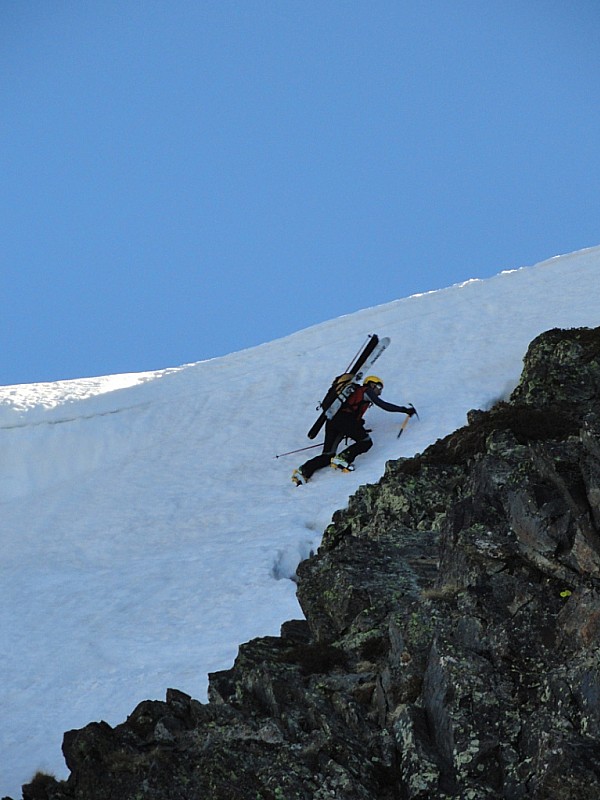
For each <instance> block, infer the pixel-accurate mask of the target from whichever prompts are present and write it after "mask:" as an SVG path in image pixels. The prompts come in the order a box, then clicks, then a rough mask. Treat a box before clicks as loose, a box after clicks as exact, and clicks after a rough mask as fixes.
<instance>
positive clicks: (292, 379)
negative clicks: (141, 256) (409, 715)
mask: <svg viewBox="0 0 600 800" xmlns="http://www.w3.org/2000/svg"><path fill="white" fill-rule="evenodd" d="M599 295H600V247H598V248H592V249H589V250H585V251H581V252H578V253H574V254H572V255H568V256H561V257H557V258H554V259H551V260H550V261H547V262H544V263H542V264H538V265H536V266H534V267H527V268H523V269H518V270H513V271H510V272H503V273H501V274H500V275H497V276H496V277H494V278H491V279H488V280H485V281H481V280H473V281H468V282H466V283H464V284H461V285H457V286H452V287H450V288H447V289H443V290H440V291H436V292H430V293H427V294H423V295H416V296H413V297H408V298H406V299H403V300H398V301H395V302H392V303H389V304H387V305H383V306H380V307H377V308H371V309H366V310H364V311H360V312H358V313H355V314H352V315H349V316H345V317H342V318H340V319H335V320H332V321H330V322H326V323H323V324H321V325H318V326H315V327H313V328H309V329H307V330H304V331H300V332H299V333H296V334H294V335H292V336H289V337H286V338H285V339H280V340H277V341H274V342H271V343H268V344H265V345H262V346H260V347H256V348H253V349H250V350H245V351H242V352H239V353H234V354H232V355H229V356H227V357H225V358H219V359H214V360H212V361H204V362H200V363H197V364H190V365H187V366H184V367H180V368H175V369H170V370H165V371H161V372H155V373H140V374H137V375H121V376H109V377H105V378H95V379H86V380H80V381H67V382H61V383H53V384H35V385H24V386H11V387H0V449H1V452H2V460H1V463H0V513H1V518H0V520H1V521H0V525H1V530H0V537H1V551H0V552H1V553H2V559H1V575H0V587H1V588H0V592H1V595H0V634H1V642H2V650H3V654H4V657H3V659H2V661H1V663H0V693H1V698H0V706H1V708H2V726H1V729H0V796H2V795H4V794H10V795H12V796H13V797H14V798H17V797H20V784H21V783H23V782H25V781H27V780H29V779H30V778H31V777H32V775H33V772H34V771H35V770H37V769H40V770H43V771H46V772H52V773H53V774H55V775H56V776H57V777H64V776H65V775H66V768H65V766H64V763H63V760H62V755H61V750H60V745H61V741H62V734H63V732H64V731H65V730H68V729H70V728H76V727H81V726H83V725H85V724H87V723H88V722H90V721H92V720H99V719H104V720H106V721H107V722H109V723H110V724H113V725H114V724H117V723H119V722H121V721H123V720H124V719H125V717H126V716H127V714H128V713H130V712H131V711H132V709H133V708H134V706H135V705H136V704H137V702H139V701H141V700H143V699H146V698H157V699H164V695H165V691H166V689H167V688H168V687H176V688H178V689H181V690H183V691H185V692H188V693H190V694H192V695H193V696H195V697H197V698H199V699H205V696H206V686H207V673H208V672H209V671H214V670H219V669H225V668H228V667H229V666H231V663H232V661H233V659H234V657H235V655H236V652H237V647H238V644H239V643H241V642H243V641H246V640H248V639H250V638H252V637H254V636H265V635H273V634H275V635H276V634H278V632H279V627H280V624H281V623H282V622H283V621H284V620H286V619H289V618H294V617H298V616H300V615H301V611H300V609H299V606H298V604H297V601H296V598H295V592H294V589H295V586H294V583H293V582H292V581H291V580H289V577H290V576H292V575H293V573H294V570H295V567H296V565H297V563H298V561H299V559H301V558H304V557H305V556H307V555H308V554H309V552H310V551H311V550H312V549H314V548H316V547H317V546H318V543H319V537H320V533H321V532H322V530H323V528H324V527H325V526H326V525H327V524H328V522H329V520H330V519H331V515H332V513H333V512H334V511H335V510H336V509H337V508H340V507H343V506H344V505H345V504H346V502H347V499H348V496H349V494H350V493H352V492H353V491H354V490H355V489H356V488H357V487H358V486H359V485H360V484H361V483H367V482H374V481H377V479H378V478H379V476H380V475H381V474H382V472H383V469H384V465H385V462H386V460H388V459H391V458H394V457H397V456H409V455H412V454H414V453H415V452H418V451H422V450H423V449H425V447H427V445H429V444H430V443H431V442H433V441H435V440H436V439H437V438H439V437H441V436H444V435H446V434H447V433H449V432H450V431H452V430H454V429H455V428H457V427H459V426H460V425H463V424H465V415H466V412H467V411H468V410H469V409H470V408H484V407H486V406H488V405H490V404H491V403H492V402H494V401H495V400H496V399H499V398H500V397H502V396H505V395H506V394H507V392H509V391H510V389H512V387H513V386H514V384H515V383H516V381H517V379H518V377H519V374H520V371H521V362H522V358H523V355H524V353H525V350H526V348H527V345H528V343H529V341H530V340H531V339H532V338H533V337H534V336H536V335H537V334H538V333H540V332H541V331H543V330H546V329H548V328H552V327H575V326H582V325H585V326H596V325H599V324H600V312H598V310H597V298H598V296H599ZM371 332H377V333H379V334H380V335H386V336H390V337H391V339H392V343H391V345H390V347H389V348H388V350H387V351H386V353H385V354H384V355H383V356H382V358H381V360H380V361H379V362H378V363H377V366H376V369H375V372H376V373H377V374H379V375H381V376H382V377H383V378H384V379H385V390H384V392H383V397H384V399H388V400H390V401H392V402H397V403H408V402H412V403H414V404H415V406H416V407H417V409H418V410H419V414H420V417H421V419H420V421H419V422H417V421H414V420H413V421H411V423H410V425H409V426H408V428H407V430H406V432H405V434H404V435H403V437H402V438H401V439H400V440H398V439H397V437H396V433H397V431H398V427H399V424H400V423H401V422H402V420H403V417H402V416H400V415H393V414H386V413H385V412H383V411H380V410H379V409H371V410H370V411H369V412H368V420H369V427H372V428H373V438H374V440H375V447H373V449H372V450H371V451H370V452H369V453H368V454H366V455H365V456H362V457H361V458H360V459H359V460H358V461H357V469H356V471H355V472H354V473H352V474H348V475H343V474H340V473H334V472H333V471H332V470H323V471H321V472H320V473H318V474H317V475H316V476H315V477H314V478H313V480H312V481H311V483H310V484H308V485H307V486H304V487H300V488H295V487H294V486H293V485H292V484H291V482H290V479H289V476H290V473H291V471H292V469H293V467H295V466H296V465H297V464H298V463H299V462H300V461H301V460H303V458H299V457H298V456H291V457H290V456H286V457H282V458H278V459H276V458H274V456H275V455H276V454H278V453H282V452H283V451H286V450H289V449H293V448H295V447H303V446H306V445H309V444H310V441H309V440H308V439H307V438H306V431H307V430H308V428H309V427H310V425H311V424H312V422H313V421H314V419H315V406H316V403H317V402H318V400H319V399H320V396H321V394H322V393H323V391H324V390H325V388H326V387H327V385H328V383H329V381H330V379H331V377H332V376H333V375H335V374H337V373H339V372H340V371H342V370H343V369H344V368H345V367H346V365H347V364H348V362H349V361H350V360H351V358H352V356H353V355H354V354H355V352H356V351H357V350H358V349H359V347H360V346H361V345H362V344H363V343H364V341H365V339H366V336H367V335H368V334H369V333H371ZM312 452H315V451H312ZM309 454H312V453H311V451H309ZM302 455H304V454H302ZM307 456H308V454H306V457H307Z"/></svg>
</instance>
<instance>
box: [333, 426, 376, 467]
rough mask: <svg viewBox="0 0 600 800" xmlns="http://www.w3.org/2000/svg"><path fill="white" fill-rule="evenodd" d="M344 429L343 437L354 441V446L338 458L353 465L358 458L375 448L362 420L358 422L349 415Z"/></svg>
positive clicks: (347, 448)
mask: <svg viewBox="0 0 600 800" xmlns="http://www.w3.org/2000/svg"><path fill="white" fill-rule="evenodd" d="M343 428H344V430H343V435H344V436H347V437H348V438H349V439H354V444H351V445H350V447H346V449H345V450H342V452H341V453H340V454H339V456H338V458H343V459H344V461H345V462H346V463H347V464H352V462H353V461H354V459H355V458H356V456H358V455H360V454H361V453H366V452H367V450H370V449H371V447H373V440H372V439H371V437H370V436H369V434H368V433H367V432H366V430H365V428H364V425H363V424H362V420H360V421H359V420H356V419H354V418H353V417H351V416H350V415H348V419H347V420H344V421H343Z"/></svg>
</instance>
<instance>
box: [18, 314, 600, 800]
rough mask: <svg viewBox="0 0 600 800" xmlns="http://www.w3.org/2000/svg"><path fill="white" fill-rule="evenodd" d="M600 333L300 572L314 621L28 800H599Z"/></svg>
mask: <svg viewBox="0 0 600 800" xmlns="http://www.w3.org/2000/svg"><path fill="white" fill-rule="evenodd" d="M599 398H600V329H596V330H588V329H577V330H569V331H559V330H553V331H549V332H548V333H545V334H543V335H542V336H540V337H538V338H537V339H536V340H535V341H534V342H533V343H532V344H531V346H530V348H529V351H528V353H527V355H526V358H525V364H524V371H523V375H522V379H521V382H520V384H519V386H518V387H517V389H516V390H515V391H514V392H513V395H512V396H511V398H510V400H509V401H508V402H502V403H499V404H498V405H496V406H495V407H494V408H492V409H491V410H489V411H485V412H482V411H473V412H470V413H469V415H468V424H467V425H466V426H465V427H464V428H461V429H460V430H458V431H456V432H455V433H453V434H452V435H450V436H448V437H446V438H445V439H443V440H440V441H438V442H436V443H435V444H434V445H432V446H431V447H429V448H428V449H427V450H426V451H425V452H424V453H422V454H420V455H418V456H416V457H415V458H411V459H404V460H402V459H401V460H399V461H395V462H390V463H388V464H387V467H386V471H385V475H384V476H383V478H382V479H381V481H380V482H379V484H377V485H372V486H364V487H362V488H361V489H360V490H359V491H358V492H357V494H356V495H355V496H354V497H353V498H352V499H351V501H350V503H349V505H348V508H347V509H345V510H344V511H340V512H337V513H336V515H335V516H334V520H333V522H332V524H331V525H330V526H329V528H328V529H327V531H326V532H325V534H324V537H323V542H322V545H321V547H320V548H319V552H318V553H317V554H316V555H315V556H314V557H312V558H310V559H308V560H307V561H305V562H303V563H302V564H301V565H300V567H299V570H298V596H299V600H300V603H301V606H302V609H303V611H304V613H305V615H306V621H295V622H289V623H286V624H285V625H284V626H283V628H282V632H281V636H280V637H277V638H264V639H257V640H254V641H251V642H249V643H247V644H244V645H242V646H241V647H240V650H239V655H238V657H237V659H236V661H235V664H234V665H233V667H232V668H231V669H230V670H227V671H225V672H219V673H215V674H213V675H211V676H210V689H209V702H208V703H207V704H201V703H199V702H197V701H195V700H193V699H192V698H190V697H188V696H187V695H184V694H182V693H181V692H177V691H175V690H169V691H168V692H167V697H166V701H165V702H150V701H146V702H143V703H141V704H140V705H139V706H138V707H137V708H136V709H135V710H134V712H133V713H132V714H131V716H130V717H129V718H128V719H127V720H126V721H125V722H124V723H123V724H122V725H119V726H117V727H115V728H111V727H110V726H108V725H107V724H105V723H93V724H91V725H88V726H87V727H86V728H83V729H82V730H77V731H69V732H68V733H67V734H65V738H64V744H63V751H64V755H65V759H66V762H67V765H68V767H69V769H70V771H71V775H70V777H69V779H68V780H67V781H65V782H56V781H54V780H53V779H51V778H48V777H47V776H41V775H39V776H37V777H36V780H34V781H33V782H32V783H31V784H29V785H27V786H25V787H24V789H23V797H24V798H25V800H34V799H35V800H116V799H117V798H118V799H119V800H138V799H141V798H148V799H149V800H150V799H152V800H154V799H156V800H183V799H184V798H185V800H196V799H197V800H201V799H202V800H233V799H234V798H235V800H305V799H306V800H309V799H310V800H325V799H326V798H335V800H417V799H419V800H426V799H427V798H460V800H483V798H506V799H507V800H521V798H531V799H532V800H563V798H564V799H565V800H566V799H567V798H568V799H569V800H573V798H577V800H592V799H593V800H596V798H598V797H599V796H600V648H599V645H600V403H599Z"/></svg>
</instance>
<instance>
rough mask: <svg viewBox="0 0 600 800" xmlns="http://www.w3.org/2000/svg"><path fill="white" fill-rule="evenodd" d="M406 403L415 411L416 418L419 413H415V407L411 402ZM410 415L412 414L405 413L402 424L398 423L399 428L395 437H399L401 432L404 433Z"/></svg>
mask: <svg viewBox="0 0 600 800" xmlns="http://www.w3.org/2000/svg"><path fill="white" fill-rule="evenodd" d="M408 405H409V408H412V410H413V411H414V412H415V416H416V418H417V419H419V415H418V414H417V409H416V408H415V407H414V406H413V404H412V403H409V404H408ZM412 416H413V415H412V414H407V415H406V419H405V420H404V422H403V423H402V425H400V430H399V431H398V436H397V437H396V438H397V439H399V438H400V437H401V436H402V434H403V433H404V429H405V428H406V426H407V425H408V420H409V419H410V418H411V417H412Z"/></svg>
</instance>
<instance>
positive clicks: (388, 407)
mask: <svg viewBox="0 0 600 800" xmlns="http://www.w3.org/2000/svg"><path fill="white" fill-rule="evenodd" d="M365 394H366V395H367V397H368V398H369V400H370V401H371V402H372V403H373V405H376V406H379V408H383V410H384V411H397V412H398V413H400V414H408V415H409V417H410V416H412V415H413V414H414V413H415V410H414V408H407V407H406V406H397V405H396V404H395V403H388V402H387V400H382V399H381V398H380V397H377V393H376V392H374V391H373V390H372V389H370V388H369V389H367V391H366V392H365Z"/></svg>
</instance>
